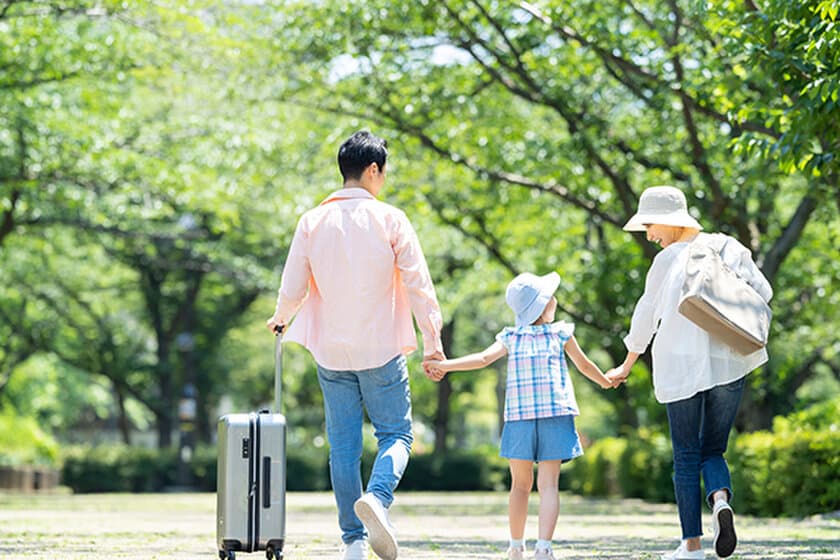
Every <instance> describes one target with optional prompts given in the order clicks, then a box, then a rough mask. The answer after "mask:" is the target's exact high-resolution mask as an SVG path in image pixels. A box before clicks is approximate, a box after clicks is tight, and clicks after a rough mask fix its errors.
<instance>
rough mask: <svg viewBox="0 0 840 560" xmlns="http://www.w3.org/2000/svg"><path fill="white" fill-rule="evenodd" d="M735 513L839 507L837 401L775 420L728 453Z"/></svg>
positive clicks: (839, 409) (796, 513)
mask: <svg viewBox="0 0 840 560" xmlns="http://www.w3.org/2000/svg"><path fill="white" fill-rule="evenodd" d="M727 458H728V460H729V464H730V467H731V470H732V486H733V490H734V493H735V495H734V496H733V500H732V501H733V506H734V507H736V509H737V510H738V511H743V512H744V513H753V514H756V515H768V516H779V515H793V516H805V515H811V514H814V513H824V512H832V511H837V510H840V399H834V400H832V401H829V402H826V403H822V404H819V405H815V406H812V407H811V408H809V409H807V410H805V411H803V412H799V413H795V414H792V415H790V416H788V417H784V418H776V420H775V421H774V423H773V432H754V433H751V434H744V435H741V436H739V437H738V438H737V439H736V443H735V445H734V446H733V449H732V450H731V451H730V453H729V454H728V455H727Z"/></svg>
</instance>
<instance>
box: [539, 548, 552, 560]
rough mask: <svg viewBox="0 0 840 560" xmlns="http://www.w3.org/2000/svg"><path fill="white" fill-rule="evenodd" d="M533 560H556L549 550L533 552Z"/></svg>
mask: <svg viewBox="0 0 840 560" xmlns="http://www.w3.org/2000/svg"><path fill="white" fill-rule="evenodd" d="M534 560H557V559H556V558H555V557H554V552H553V551H552V550H551V549H550V548H546V549H543V550H537V551H535V552H534Z"/></svg>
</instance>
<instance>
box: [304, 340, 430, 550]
mask: <svg viewBox="0 0 840 560" xmlns="http://www.w3.org/2000/svg"><path fill="white" fill-rule="evenodd" d="M318 382H319V383H320V384H321V391H322V392H323V394H324V413H325V416H326V421H327V440H328V441H329V443H330V480H331V481H332V487H333V493H334V494H335V501H336V504H337V505H338V525H339V527H340V528H341V533H342V534H341V538H342V540H343V541H344V542H345V543H346V544H350V543H352V542H353V541H356V540H359V539H361V538H364V537H366V536H367V534H366V531H365V527H364V525H362V522H361V521H360V520H359V518H358V517H356V512H355V511H354V510H353V504H355V502H356V500H358V499H359V498H360V497H361V496H362V475H361V460H362V422H363V419H364V416H363V410H366V411H367V414H368V418H370V422H371V424H373V429H374V435H375V436H376V440H377V443H378V447H379V452H378V453H377V455H376V460H375V461H374V463H373V469H372V471H371V475H370V479H369V480H368V487H367V491H368V492H370V493H372V494H374V495H375V496H376V497H377V498H379V500H380V501H381V502H382V505H384V506H385V507H386V508H387V507H389V506H390V505H391V503H392V502H393V501H394V489H396V487H397V484H399V482H400V479H401V478H402V475H403V472H404V471H405V467H406V465H407V464H408V455H409V452H410V451H411V442H412V441H413V436H412V434H411V393H410V391H409V387H408V368H407V367H406V361H405V357H404V356H397V357H396V358H394V359H393V360H391V361H389V362H388V363H386V364H385V365H383V366H380V367H377V368H372V369H366V370H357V371H333V370H329V369H326V368H323V367H321V366H318Z"/></svg>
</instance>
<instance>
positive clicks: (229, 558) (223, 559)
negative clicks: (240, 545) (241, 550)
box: [219, 550, 236, 560]
mask: <svg viewBox="0 0 840 560" xmlns="http://www.w3.org/2000/svg"><path fill="white" fill-rule="evenodd" d="M219 559H220V560H236V553H235V552H234V551H232V550H220V551H219Z"/></svg>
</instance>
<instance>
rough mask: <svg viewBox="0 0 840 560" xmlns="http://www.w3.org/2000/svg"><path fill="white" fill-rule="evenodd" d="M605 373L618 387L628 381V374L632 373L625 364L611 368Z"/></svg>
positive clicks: (613, 385) (613, 384)
mask: <svg viewBox="0 0 840 560" xmlns="http://www.w3.org/2000/svg"><path fill="white" fill-rule="evenodd" d="M604 375H605V377H606V378H607V379H609V380H610V381H612V387H613V388H616V387H618V386H619V385H621V384H622V383H624V382H625V381H627V376H629V375H630V370H629V369H628V370H625V369H624V367H623V366H617V367H614V368H612V369H611V370H609V371H608V372H607V373H605V374H604Z"/></svg>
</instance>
